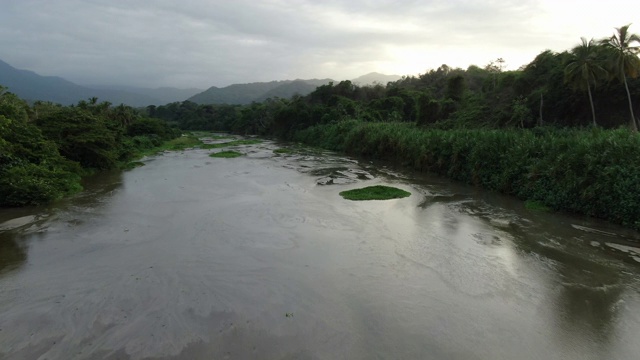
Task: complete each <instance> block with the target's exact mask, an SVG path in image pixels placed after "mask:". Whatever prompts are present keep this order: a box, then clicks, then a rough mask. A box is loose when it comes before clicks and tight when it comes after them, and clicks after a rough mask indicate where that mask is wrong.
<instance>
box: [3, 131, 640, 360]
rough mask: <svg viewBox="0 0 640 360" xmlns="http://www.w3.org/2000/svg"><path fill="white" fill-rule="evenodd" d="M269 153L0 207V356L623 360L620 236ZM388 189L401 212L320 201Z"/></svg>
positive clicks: (332, 163)
mask: <svg viewBox="0 0 640 360" xmlns="http://www.w3.org/2000/svg"><path fill="white" fill-rule="evenodd" d="M276 148H278V146H277V145H276V144H274V143H271V142H265V143H263V144H258V145H250V146H238V147H235V149H236V150H238V151H241V152H244V153H246V154H247V155H246V156H244V157H241V158H236V159H224V158H211V157H209V156H208V154H209V153H211V152H214V151H218V150H198V149H195V150H188V151H183V152H170V153H169V152H167V153H164V154H161V155H157V156H153V157H150V158H147V159H145V160H144V162H145V164H146V165H145V166H143V167H140V168H136V169H134V170H131V171H128V172H125V173H106V174H100V175H99V176H96V177H95V178H93V179H90V180H89V181H88V183H87V190H86V191H85V192H83V193H82V194H79V195H78V196H75V197H73V198H71V199H67V200H64V201H61V202H59V203H57V204H55V205H52V206H49V207H42V208H27V209H10V210H8V209H5V210H0V358H1V359H224V358H229V359H252V358H264V359H580V360H585V359H634V358H637V357H638V354H640V341H638V339H637V336H638V334H640V291H639V290H640V276H639V274H640V271H639V269H640V267H639V266H638V265H640V264H638V261H640V249H638V245H637V243H638V239H640V235H639V234H638V233H636V232H633V231H630V230H625V229H623V228H620V227H616V226H613V225H610V224H607V223H605V222H600V221H597V220H591V219H586V218H581V217H577V216H568V215H562V214H548V213H540V212H534V211H529V210H527V209H525V208H524V206H523V204H522V203H521V202H519V201H515V200H513V199H511V198H508V197H503V196H499V195H496V194H493V193H488V192H485V191H482V190H479V189H477V188H473V187H467V186H462V185H459V184H454V183H451V182H449V181H447V180H443V179H441V178H435V177H429V176H425V175H417V174H411V173H407V172H402V171H399V170H397V169H395V170H394V169H391V168H388V167H385V166H383V165H380V164H378V165H375V164H371V163H369V162H359V161H357V160H354V159H350V158H346V157H341V156H338V155H335V154H332V153H326V152H317V151H316V152H314V151H302V152H297V153H293V154H280V155H277V154H274V153H273V151H272V150H274V149H276ZM375 184H386V185H393V186H396V187H399V188H402V189H405V190H407V191H410V192H411V193H412V196H410V197H408V198H405V199H397V200H388V201H375V202H373V201H364V202H352V201H348V200H344V199H342V198H341V197H340V196H339V195H338V193H339V192H340V191H343V190H349V189H353V188H357V187H362V186H368V185H375Z"/></svg>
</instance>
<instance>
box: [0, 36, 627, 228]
mask: <svg viewBox="0 0 640 360" xmlns="http://www.w3.org/2000/svg"><path fill="white" fill-rule="evenodd" d="M603 35H606V34H603ZM576 40H577V41H576V46H575V47H574V48H572V49H569V50H567V51H562V52H553V51H549V50H546V51H543V52H541V53H540V54H539V55H538V56H536V57H535V58H534V59H533V60H532V61H531V63H529V64H526V65H523V66H522V67H520V68H519V69H517V70H505V69H506V66H505V63H506V61H505V60H503V59H502V58H498V59H496V60H495V61H492V62H491V63H489V64H486V65H485V66H476V65H471V66H469V67H468V68H467V69H461V68H451V67H449V66H447V65H442V66H440V67H438V68H437V69H432V70H429V71H427V72H425V73H424V74H419V75H417V76H404V77H403V78H401V79H400V80H398V81H394V82H389V83H387V84H386V85H383V84H377V85H373V86H357V85H354V84H352V83H351V82H350V81H341V82H339V83H337V84H334V83H329V84H327V85H322V86H319V87H317V88H316V89H315V91H313V92H311V93H310V94H308V95H305V96H300V95H296V96H293V97H292V98H289V99H286V98H277V97H276V98H270V99H267V100H265V101H262V102H254V103H251V104H249V105H233V104H198V103H194V102H192V101H183V102H176V103H171V104H167V105H163V106H149V107H147V108H143V109H133V108H130V107H126V106H123V105H121V106H111V104H108V103H98V102H97V99H95V98H94V99H91V100H90V101H88V102H87V101H83V102H81V103H79V104H78V105H76V106H72V107H65V106H60V105H56V104H51V103H43V102H36V103H34V104H32V105H29V104H27V103H26V102H24V101H22V100H20V99H18V98H17V97H16V96H14V95H12V94H11V93H9V92H8V91H6V90H2V91H1V92H0V135H1V136H0V150H1V151H0V206H20V205H29V204H37V203H44V202H48V201H51V200H54V199H56V198H59V197H61V196H64V195H66V194H69V193H72V192H74V191H78V190H79V188H80V177H81V176H83V175H84V174H86V173H87V172H90V171H97V170H103V169H110V168H115V167H122V164H123V163H124V164H127V163H129V162H130V161H131V160H132V159H135V158H136V157H137V156H139V154H140V153H141V152H143V151H148V149H151V148H153V147H155V146H161V145H162V144H164V143H165V142H166V141H177V143H174V145H171V146H176V147H180V146H185V145H184V144H183V142H186V143H189V144H191V146H194V145H197V143H198V140H197V138H195V139H191V138H184V137H177V136H179V133H180V131H194V130H204V131H212V130H213V131H225V132H231V133H237V134H254V135H260V136H268V137H271V138H279V139H283V140H288V141H296V142H299V143H304V144H307V145H312V146H316V147H320V148H324V149H328V150H334V151H339V152H343V153H347V154H350V155H357V156H361V157H365V158H369V159H382V160H388V161H393V162H395V163H397V164H400V165H404V166H406V167H408V168H411V169H414V170H419V171H427V172H433V173H437V174H441V175H444V176H447V177H449V178H451V179H454V180H458V181H462V182H466V183H469V184H472V185H476V186H481V187H483V188H486V189H490V190H494V191H499V192H502V193H504V194H508V195H512V196H515V197H518V198H520V199H522V200H525V201H528V202H527V203H528V204H536V206H537V207H538V208H549V209H551V210H553V211H558V210H560V211H568V212H573V213H578V214H584V215H588V216H594V217H598V218H602V219H606V220H609V221H612V222H615V223H619V224H622V225H625V226H628V227H632V228H635V229H640V215H639V214H640V166H638V164H640V136H639V135H638V120H637V115H636V114H639V113H640V108H639V106H640V104H639V101H638V96H639V94H640V79H639V78H638V75H640V59H639V58H638V51H639V47H638V45H640V37H638V36H637V35H635V34H633V33H632V32H631V31H630V28H629V26H628V25H627V26H622V27H620V28H616V29H615V31H613V32H612V34H611V35H610V36H608V37H604V38H602V39H594V40H587V39H582V41H578V40H579V39H576ZM496 55H499V54H496ZM9 91H10V89H9ZM169 124H171V125H169ZM176 127H177V128H176ZM62 134H65V136H62ZM176 137H177V138H176ZM242 141H253V140H242ZM192 142H195V144H193V143H192ZM238 145H240V144H239V143H238ZM164 146H167V145H164ZM224 146H227V145H218V144H211V145H204V148H210V149H214V148H218V147H224ZM283 153H284V151H283ZM220 156H222V155H220Z"/></svg>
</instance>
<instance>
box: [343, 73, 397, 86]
mask: <svg viewBox="0 0 640 360" xmlns="http://www.w3.org/2000/svg"><path fill="white" fill-rule="evenodd" d="M401 78H402V76H399V75H385V74H380V73H377V72H372V73H368V74H366V75H362V76H360V77H357V78H355V79H353V80H351V82H352V83H354V84H355V85H359V86H366V85H373V84H380V85H382V86H386V85H387V83H388V82H390V81H397V80H400V79H401Z"/></svg>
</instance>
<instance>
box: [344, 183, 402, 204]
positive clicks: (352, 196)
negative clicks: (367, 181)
mask: <svg viewBox="0 0 640 360" xmlns="http://www.w3.org/2000/svg"><path fill="white" fill-rule="evenodd" d="M340 196H342V197H343V198H345V199H347V200H389V199H400V198H404V197H408V196H411V193H410V192H408V191H404V190H402V189H398V188H394V187H391V186H384V185H375V186H367V187H364V188H361V189H353V190H347V191H342V192H340Z"/></svg>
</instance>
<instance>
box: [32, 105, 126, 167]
mask: <svg viewBox="0 0 640 360" xmlns="http://www.w3.org/2000/svg"><path fill="white" fill-rule="evenodd" d="M36 124H37V125H38V127H40V129H41V130H42V133H43V134H44V136H45V137H46V138H47V139H49V140H51V141H54V142H55V143H56V144H57V145H58V149H59V151H60V154H62V156H64V157H66V158H67V159H69V160H72V161H76V162H78V163H80V165H82V167H84V168H94V169H112V168H115V167H116V166H117V163H118V158H119V157H120V151H121V143H120V140H121V139H120V135H121V134H119V133H118V131H116V130H114V129H113V128H111V127H110V124H109V123H108V122H107V121H106V119H105V118H104V117H101V116H98V115H94V114H92V113H90V112H89V111H87V110H83V109H81V108H61V109H60V110H59V111H57V112H54V113H51V114H49V115H47V116H45V117H42V118H39V119H38V120H36Z"/></svg>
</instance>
